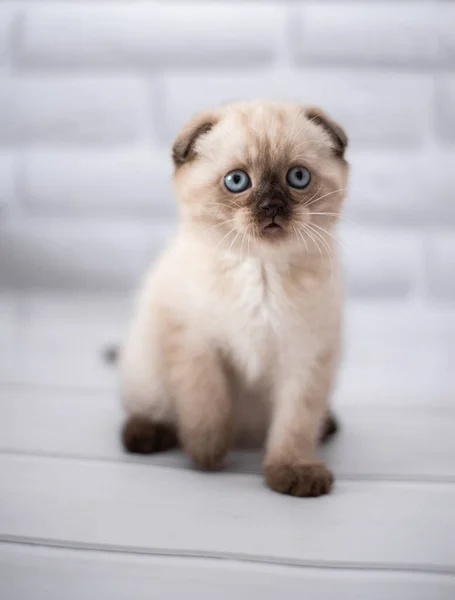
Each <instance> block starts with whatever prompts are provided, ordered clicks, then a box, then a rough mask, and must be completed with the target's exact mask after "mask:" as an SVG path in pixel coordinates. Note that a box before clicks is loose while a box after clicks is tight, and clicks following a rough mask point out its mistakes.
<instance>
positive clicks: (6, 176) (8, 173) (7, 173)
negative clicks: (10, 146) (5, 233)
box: [0, 151, 16, 218]
mask: <svg viewBox="0 0 455 600" xmlns="http://www.w3.org/2000/svg"><path fill="white" fill-rule="evenodd" d="M15 187H16V156H15V154H14V153H12V152H7V151H0V210H1V209H2V208H5V207H6V206H8V205H10V204H11V203H12V202H13V200H14V196H15ZM0 218H1V214H0Z"/></svg>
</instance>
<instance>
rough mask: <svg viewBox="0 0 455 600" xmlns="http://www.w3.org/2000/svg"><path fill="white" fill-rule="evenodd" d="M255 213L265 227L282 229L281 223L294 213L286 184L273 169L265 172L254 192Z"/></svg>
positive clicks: (253, 208)
mask: <svg viewBox="0 0 455 600" xmlns="http://www.w3.org/2000/svg"><path fill="white" fill-rule="evenodd" d="M252 202H253V207H252V210H253V214H254V216H255V218H256V220H257V221H258V223H259V224H260V225H264V226H265V228H269V227H273V226H275V227H276V228H278V229H280V227H279V224H280V223H282V221H283V220H287V219H289V217H290V216H291V213H292V198H291V196H290V194H289V192H288V190H287V188H286V186H285V185H284V184H282V183H281V182H280V180H279V178H278V176H277V175H276V174H275V173H273V172H272V171H266V172H264V173H263V175H262V177H261V179H260V181H259V184H258V185H257V186H256V188H255V189H254V191H253V193H252Z"/></svg>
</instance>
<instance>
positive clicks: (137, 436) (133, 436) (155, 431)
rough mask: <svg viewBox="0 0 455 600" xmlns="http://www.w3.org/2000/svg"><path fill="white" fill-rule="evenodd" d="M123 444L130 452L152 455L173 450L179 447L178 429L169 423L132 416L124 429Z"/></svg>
mask: <svg viewBox="0 0 455 600" xmlns="http://www.w3.org/2000/svg"><path fill="white" fill-rule="evenodd" d="M122 442H123V446H124V447H125V449H126V450H128V452H135V453H138V454H152V453H154V452H164V451H165V450H171V449H172V448H175V447H176V446H177V445H178V438H177V430H176V428H175V427H174V426H173V425H171V424H167V423H159V422H156V423H154V422H153V421H152V420H150V419H148V418H147V417H144V416H138V415H136V416H134V415H133V416H130V417H128V418H127V420H126V422H125V424H124V426H123V428H122Z"/></svg>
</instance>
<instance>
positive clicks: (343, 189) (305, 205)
mask: <svg viewBox="0 0 455 600" xmlns="http://www.w3.org/2000/svg"><path fill="white" fill-rule="evenodd" d="M345 190H346V188H340V189H339V190H333V191H332V192H328V193H327V194H324V195H323V196H319V198H315V199H314V200H312V201H310V202H307V204H304V205H303V206H304V207H307V206H310V204H314V203H315V202H319V200H322V199H323V198H327V196H330V195H332V194H337V193H338V192H344V191H345Z"/></svg>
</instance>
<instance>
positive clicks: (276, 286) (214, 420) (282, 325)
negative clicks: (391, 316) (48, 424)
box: [121, 102, 348, 496]
mask: <svg viewBox="0 0 455 600" xmlns="http://www.w3.org/2000/svg"><path fill="white" fill-rule="evenodd" d="M346 143H347V139H346V136H345V134H344V132H343V130H342V129H341V128H340V127H339V125H337V124H336V123H334V122H333V121H332V120H331V119H330V118H329V117H328V116H327V115H325V114H324V113H323V112H322V111H320V110H319V109H316V108H312V107H304V106H299V105H296V104H284V103H264V102H251V103H239V104H232V105H228V106H225V107H222V108H220V109H218V110H214V111H211V112H206V113H203V114H200V115H198V116H196V117H195V118H194V119H193V120H192V121H190V122H189V123H188V124H187V125H186V126H185V127H184V128H183V130H182V131H181V133H180V135H179V136H178V138H177V140H176V142H175V144H174V147H173V159H174V164H175V175H174V181H175V188H176V192H177V197H178V200H179V203H180V209H181V211H180V212H181V219H180V228H179V231H178V234H177V235H176V237H175V238H174V240H173V242H172V243H171V245H170V246H169V248H168V249H167V250H166V251H165V253H164V254H163V255H162V256H161V259H160V260H159V261H158V262H157V264H155V265H154V266H153V268H152V270H151V272H150V273H149V275H148V276H147V278H146V281H145V285H144V287H143V290H142V294H141V296H140V299H139V302H138V306H137V309H136V314H135V318H134V321H133V323H132V327H131V331H130V334H129V337H128V339H127V341H126V344H125V346H124V348H123V351H122V357H121V374H122V391H123V398H124V403H125V407H126V411H127V413H128V420H127V422H126V424H125V427H124V430H123V440H124V444H125V446H126V448H127V449H128V450H130V451H132V452H143V453H148V452H156V451H160V450H164V449H167V448H170V447H172V446H174V445H176V444H177V441H178V442H180V443H181V445H182V446H183V448H184V449H185V450H186V452H187V453H188V454H189V455H190V456H191V458H192V459H193V460H194V461H195V462H196V463H197V464H198V465H200V466H202V467H206V468H212V467H216V466H218V465H219V464H220V463H221V462H222V460H223V458H224V456H225V455H226V453H227V451H228V449H229V448H230V447H231V445H232V444H234V443H247V444H249V445H251V444H257V443H263V442H264V443H265V458H264V471H265V477H266V481H267V483H268V485H269V486H270V487H271V488H273V489H274V490H277V491H279V492H284V493H289V494H293V495H295V496H319V495H320V494H324V493H327V492H329V491H330V488H331V486H332V482H333V477H332V474H331V472H330V471H329V470H328V469H327V467H326V466H325V465H324V464H323V463H322V462H321V461H320V460H319V459H318V455H317V444H318V441H319V439H320V437H321V436H322V435H324V434H328V433H331V431H332V430H333V429H334V425H335V424H334V421H333V420H332V418H331V417H330V414H329V395H330V391H331V388H332V383H333V379H334V375H335V371H336V368H337V363H338V354H339V338H340V309H341V293H340V281H339V268H338V263H337V258H336V248H335V243H334V237H333V236H334V235H335V233H334V225H335V223H336V220H337V215H338V213H339V211H340V207H341V204H342V201H343V197H344V188H345V187H346V180H347V174H348V167H347V163H346V162H345V160H344V158H343V155H344V150H345V147H346Z"/></svg>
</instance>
